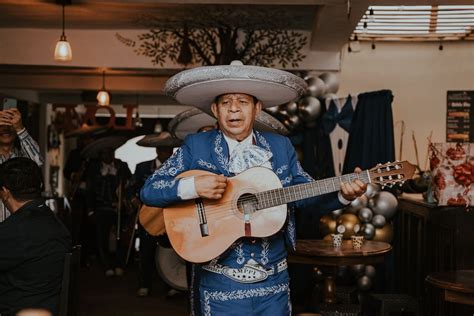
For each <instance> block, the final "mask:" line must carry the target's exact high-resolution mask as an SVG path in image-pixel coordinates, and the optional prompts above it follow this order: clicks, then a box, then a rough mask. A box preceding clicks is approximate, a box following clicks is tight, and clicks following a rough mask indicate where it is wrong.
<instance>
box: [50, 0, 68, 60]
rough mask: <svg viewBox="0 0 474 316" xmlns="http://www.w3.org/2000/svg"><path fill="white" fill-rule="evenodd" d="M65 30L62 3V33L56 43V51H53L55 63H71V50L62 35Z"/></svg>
mask: <svg viewBox="0 0 474 316" xmlns="http://www.w3.org/2000/svg"><path fill="white" fill-rule="evenodd" d="M64 28H65V17H64V2H63V33H62V34H61V37H60V38H59V41H58V42H57V43H56V49H55V50H54V60H57V61H71V60H72V49H71V45H70V44H69V42H68V41H67V39H66V34H65V33H64Z"/></svg>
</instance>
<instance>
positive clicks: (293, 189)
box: [256, 170, 370, 209]
mask: <svg viewBox="0 0 474 316" xmlns="http://www.w3.org/2000/svg"><path fill="white" fill-rule="evenodd" d="M355 179H359V180H360V181H362V182H363V183H370V175H369V170H364V171H362V172H361V173H351V174H345V175H342V176H338V177H333V178H328V179H323V180H317V181H312V182H308V183H303V184H298V185H293V186H289V187H286V188H279V189H273V190H268V191H263V192H259V193H257V194H256V197H257V199H258V206H257V209H265V208H269V207H273V206H278V205H282V204H286V203H290V202H295V201H299V200H304V199H307V198H310V197H315V196H319V195H323V194H326V193H331V192H336V191H339V189H340V184H341V182H348V183H351V182H352V181H354V180H355Z"/></svg>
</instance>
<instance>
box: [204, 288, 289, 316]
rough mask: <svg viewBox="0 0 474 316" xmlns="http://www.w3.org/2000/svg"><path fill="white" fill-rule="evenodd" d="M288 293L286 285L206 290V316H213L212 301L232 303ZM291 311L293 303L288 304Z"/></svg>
mask: <svg viewBox="0 0 474 316" xmlns="http://www.w3.org/2000/svg"><path fill="white" fill-rule="evenodd" d="M284 291H286V292H288V296H289V294H290V293H289V286H288V283H286V284H277V285H273V286H268V287H260V288H255V289H249V290H235V291H207V290H204V293H203V294H204V315H206V316H211V304H210V301H211V300H213V301H230V300H243V299H246V298H251V297H262V296H267V295H274V294H278V293H281V292H284ZM288 304H290V305H289V307H290V310H291V303H290V302H288Z"/></svg>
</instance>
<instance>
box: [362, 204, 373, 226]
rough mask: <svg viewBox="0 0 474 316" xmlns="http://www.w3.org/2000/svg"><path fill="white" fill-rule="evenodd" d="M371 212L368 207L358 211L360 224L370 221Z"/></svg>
mask: <svg viewBox="0 0 474 316" xmlns="http://www.w3.org/2000/svg"><path fill="white" fill-rule="evenodd" d="M373 215H374V214H373V213H372V210H371V209H370V208H368V207H363V208H361V209H360V210H359V219H360V221H361V222H362V223H368V222H370V221H371V220H372V216H373Z"/></svg>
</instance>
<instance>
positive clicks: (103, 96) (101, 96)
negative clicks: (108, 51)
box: [97, 71, 110, 105]
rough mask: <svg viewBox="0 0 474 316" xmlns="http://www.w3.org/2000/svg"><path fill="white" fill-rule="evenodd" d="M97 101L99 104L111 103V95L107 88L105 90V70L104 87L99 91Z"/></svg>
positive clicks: (103, 73) (103, 74) (103, 75)
mask: <svg viewBox="0 0 474 316" xmlns="http://www.w3.org/2000/svg"><path fill="white" fill-rule="evenodd" d="M97 102H98V103H99V105H109V104H110V95H109V93H108V92H107V90H105V71H103V72H102V89H101V90H100V91H99V93H97Z"/></svg>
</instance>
